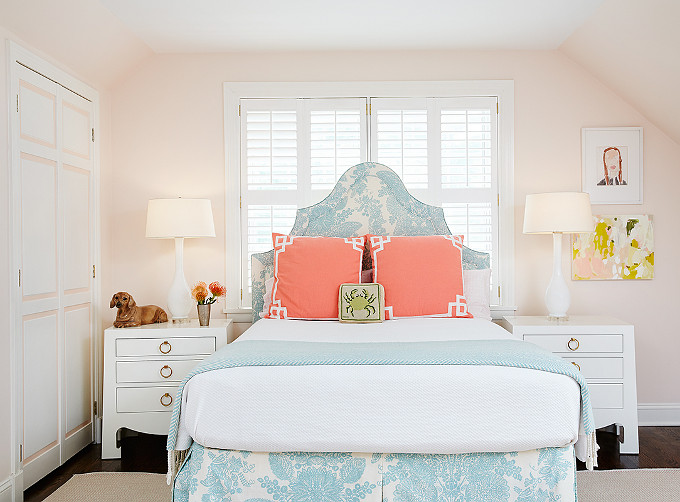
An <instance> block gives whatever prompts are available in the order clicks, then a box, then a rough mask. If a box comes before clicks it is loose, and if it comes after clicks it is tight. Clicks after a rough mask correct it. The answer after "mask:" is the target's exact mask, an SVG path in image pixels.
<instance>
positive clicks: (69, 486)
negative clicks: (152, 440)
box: [45, 472, 170, 502]
mask: <svg viewBox="0 0 680 502" xmlns="http://www.w3.org/2000/svg"><path fill="white" fill-rule="evenodd" d="M169 500H170V487H169V486H168V485H167V484H165V474H149V473H146V472H92V473H89V474H76V475H75V476H73V477H72V478H71V479H69V480H68V481H67V482H66V483H64V485H63V486H62V487H61V488H59V489H58V490H57V491H56V492H54V493H53V494H52V495H50V496H49V497H47V498H46V499H45V501H46V502H133V501H134V502H142V501H143V502H168V501H169Z"/></svg>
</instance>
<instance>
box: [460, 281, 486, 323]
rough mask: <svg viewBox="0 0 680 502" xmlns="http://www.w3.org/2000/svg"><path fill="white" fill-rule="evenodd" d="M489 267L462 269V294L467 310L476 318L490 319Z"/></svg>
mask: <svg viewBox="0 0 680 502" xmlns="http://www.w3.org/2000/svg"><path fill="white" fill-rule="evenodd" d="M490 288H491V269H490V268H484V269H481V270H463V294H464V295H465V300H466V301H467V306H468V312H470V313H471V314H472V315H473V316H474V317H475V318H477V319H486V320H487V321H490V320H491V308H490V307H489V304H490V303H491V289H490Z"/></svg>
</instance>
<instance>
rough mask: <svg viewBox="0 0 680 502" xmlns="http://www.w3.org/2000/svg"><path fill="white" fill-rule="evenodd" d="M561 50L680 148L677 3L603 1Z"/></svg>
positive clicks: (679, 23)
mask: <svg viewBox="0 0 680 502" xmlns="http://www.w3.org/2000/svg"><path fill="white" fill-rule="evenodd" d="M560 50H561V51H563V52H564V53H565V54H566V55H568V56H569V57H570V58H571V59H572V60H573V61H575V62H576V63H578V64H580V65H582V66H583V67H585V68H586V69H587V70H588V71H590V72H591V73H592V74H593V75H594V76H595V77H596V78H598V79H599V80H600V81H601V82H602V83H603V84H605V85H606V86H607V87H609V88H611V89H612V90H613V91H614V92H616V93H617V94H619V95H620V96H621V97H622V98H624V99H625V100H626V101H628V102H629V103H630V104H631V105H633V106H635V107H636V108H637V109H638V110H639V111H640V112H641V113H642V114H643V115H645V116H646V117H647V118H648V119H649V120H650V121H651V122H653V123H654V124H655V125H656V126H657V127H659V128H660V129H661V130H662V131H664V132H665V133H666V134H668V136H670V137H671V138H672V139H673V140H674V141H675V142H677V143H680V55H679V54H678V53H679V52H680V1H678V0H645V1H641V0H605V1H604V2H603V3H602V5H601V6H600V8H599V9H598V10H597V11H596V12H595V13H594V14H593V15H592V16H591V17H590V18H589V19H588V20H587V21H586V22H585V23H584V24H583V25H582V26H581V27H580V28H579V29H577V30H576V31H575V32H574V34H573V35H571V37H569V38H568V39H567V40H566V41H565V43H564V44H562V46H561V47H560ZM593 125H595V124H593ZM599 125H602V126H607V125H611V124H599ZM628 125H636V124H628Z"/></svg>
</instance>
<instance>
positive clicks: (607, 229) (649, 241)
mask: <svg viewBox="0 0 680 502" xmlns="http://www.w3.org/2000/svg"><path fill="white" fill-rule="evenodd" d="M593 218H594V219H595V232H593V233H589V234H576V235H575V236H574V237H573V240H572V262H571V273H572V277H573V279H574V280H612V279H653V278H654V230H653V228H652V216H651V215H648V214H639V215H617V216H593Z"/></svg>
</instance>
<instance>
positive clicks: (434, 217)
mask: <svg viewBox="0 0 680 502" xmlns="http://www.w3.org/2000/svg"><path fill="white" fill-rule="evenodd" d="M366 234H375V235H450V234H451V230H449V227H448V225H447V224H446V221H445V220H444V211H443V210H442V208H441V207H436V206H430V205H428V204H424V203H422V202H420V201H419V200H417V199H415V198H414V197H413V196H412V195H411V194H410V193H408V190H406V187H405V186H404V183H403V182H402V181H401V178H399V176H398V175H397V173H395V172H394V171H392V169H390V168H389V167H387V166H384V165H382V164H377V163H375V162H364V163H362V164H357V165H356V166H354V167H350V168H349V169H348V170H347V171H345V173H344V174H343V175H342V176H341V177H340V179H339V180H338V182H337V184H336V185H335V187H334V188H333V190H332V191H331V193H330V194H329V195H328V197H326V198H325V199H324V200H322V201H321V202H319V203H318V204H315V205H313V206H310V207H305V208H301V209H298V210H297V216H296V217H295V224H294V225H293V229H292V230H291V231H290V235H323V236H326V237H358V236H361V235H366ZM489 264H490V256H489V255H488V254H487V253H480V252H479V251H473V250H472V249H470V248H467V247H465V246H463V268H464V269H468V270H469V269H483V268H489ZM251 265H252V267H251V271H252V288H253V301H252V306H253V322H256V321H257V320H259V319H260V316H259V313H260V312H261V311H262V308H263V303H264V300H263V298H264V293H265V286H264V283H265V281H266V280H267V279H269V278H270V277H273V275H274V250H271V251H267V252H266V253H256V254H253V256H252V263H251Z"/></svg>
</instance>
